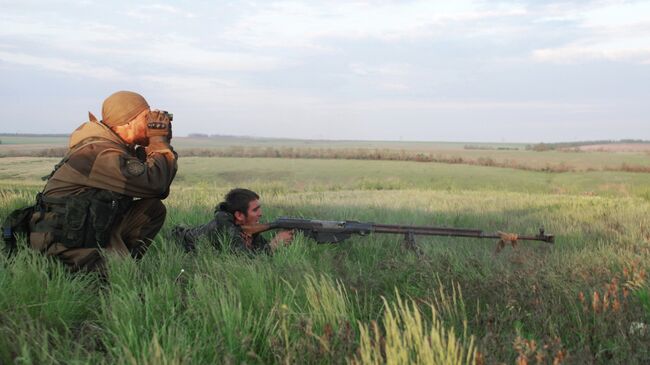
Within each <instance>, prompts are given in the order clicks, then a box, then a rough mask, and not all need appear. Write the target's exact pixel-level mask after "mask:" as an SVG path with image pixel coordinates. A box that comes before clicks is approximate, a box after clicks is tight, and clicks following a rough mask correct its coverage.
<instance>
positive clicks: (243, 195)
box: [216, 188, 260, 216]
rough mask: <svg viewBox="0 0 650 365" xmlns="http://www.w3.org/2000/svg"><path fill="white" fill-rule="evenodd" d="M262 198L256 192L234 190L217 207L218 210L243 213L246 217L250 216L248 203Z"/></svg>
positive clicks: (240, 189)
mask: <svg viewBox="0 0 650 365" xmlns="http://www.w3.org/2000/svg"><path fill="white" fill-rule="evenodd" d="M259 198H260V196H259V195H257V193H256V192H254V191H252V190H248V189H242V188H236V189H232V190H230V191H229V192H228V194H226V196H225V197H224V199H223V200H224V201H222V202H221V203H219V204H218V205H217V208H216V210H220V211H222V212H228V213H230V214H235V212H242V213H243V214H244V215H245V216H247V215H248V203H250V202H252V201H253V200H257V199H259Z"/></svg>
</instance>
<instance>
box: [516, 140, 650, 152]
mask: <svg viewBox="0 0 650 365" xmlns="http://www.w3.org/2000/svg"><path fill="white" fill-rule="evenodd" d="M614 143H650V141H646V140H643V139H621V140H601V141H576V142H558V143H543V142H542V143H537V144H529V145H526V150H528V151H553V150H559V149H567V148H576V147H582V146H590V145H595V144H614Z"/></svg>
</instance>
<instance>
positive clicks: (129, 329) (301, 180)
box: [0, 139, 650, 364]
mask: <svg viewBox="0 0 650 365" xmlns="http://www.w3.org/2000/svg"><path fill="white" fill-rule="evenodd" d="M177 146H178V148H179V149H182V148H181V146H182V143H181V139H179V142H178V144H177ZM284 147H287V146H284ZM284 147H282V148H284ZM345 148H348V149H352V150H355V149H357V148H359V147H358V146H356V145H350V146H346V147H345ZM372 148H375V147H372ZM382 148H383V147H382ZM400 148H401V147H400ZM436 148H440V146H436ZM455 148H456V149H450V150H449V151H453V152H450V153H461V154H462V153H471V154H473V155H472V156H475V157H476V158H481V157H483V158H485V156H493V154H499V153H504V154H507V156H509V157H508V158H515V159H517V158H520V159H522V160H525V161H527V163H532V161H533V160H531V159H533V156H535V157H534V158H535V159H538V160H535V161H536V162H535V163H539V164H541V165H544V164H556V163H560V162H561V161H564V160H563V159H564V158H565V157H564V156H569V157H572V158H576V160H574V162H573V163H575V164H576V166H583V167H584V166H599V167H598V168H597V169H595V170H594V171H586V170H588V169H586V168H581V169H579V171H566V172H562V173H556V172H549V171H526V170H521V169H509V168H500V167H494V166H477V165H463V164H440V163H430V162H414V161H376V160H366V161H363V160H347V159H338V160H336V159H300V158H292V159H285V158H217V157H185V158H181V159H180V160H179V166H180V170H179V174H178V175H177V179H176V180H175V182H174V184H173V185H172V193H171V195H170V197H169V198H168V199H167V200H166V201H165V204H166V205H167V208H168V218H167V221H166V223H165V226H164V228H163V230H162V232H161V234H160V235H159V237H158V238H157V240H156V242H155V244H154V246H153V247H152V249H151V250H150V252H149V253H148V254H147V255H146V256H145V258H144V259H143V260H142V261H141V262H137V263H136V262H133V261H132V260H117V259H116V260H112V261H111V267H110V275H109V279H108V281H107V282H104V283H102V282H100V281H98V280H97V278H95V277H93V276H74V277H70V276H69V275H67V274H65V272H64V271H63V270H62V269H61V267H60V266H59V265H57V264H56V263H52V262H50V261H49V260H46V259H45V258H43V257H41V256H39V255H34V254H32V253H31V252H30V251H28V250H23V251H22V252H21V253H20V254H19V255H18V256H17V257H14V258H12V259H11V260H7V259H5V258H3V259H1V263H0V292H1V293H3V295H2V296H0V362H11V361H15V362H22V363H39V364H40V363H75V362H77V363H82V362H91V363H150V364H158V363H168V364H175V363H215V362H220V363H244V362H245V363H347V362H350V363H376V361H379V362H383V361H387V362H392V361H398V360H397V359H408V360H410V362H418V361H421V363H427V362H431V361H432V359H434V360H435V361H437V362H438V363H445V364H451V363H477V364H492V363H514V362H516V361H518V363H526V362H527V363H531V364H532V363H554V362H557V363H561V362H566V363H594V362H595V363H603V364H604V363H647V362H648V361H650V346H649V345H648V343H650V327H648V326H649V324H650V288H649V286H648V283H647V279H646V276H647V275H646V273H647V271H648V269H649V268H650V267H649V266H650V265H649V264H648V263H649V262H650V261H649V259H650V216H649V215H648V212H649V211H650V174H648V173H639V172H622V171H603V169H602V167H605V166H607V164H608V163H611V161H615V162H613V164H614V165H616V164H623V163H627V164H641V163H645V164H648V162H647V161H644V160H643V159H644V158H645V159H646V160H647V155H644V154H642V153H641V154H634V153H632V154H615V153H602V152H600V153H564V152H555V151H551V152H533V151H523V150H522V151H512V150H504V151H498V150H465V149H463V147H462V146H460V147H458V146H456V147H455ZM388 150H390V151H394V150H393V149H390V148H388ZM436 151H438V150H436ZM436 153H437V152H436ZM556 158H559V159H560V160H556ZM0 161H1V162H2V163H1V164H0V188H1V192H0V216H2V217H4V216H5V215H6V214H7V213H8V212H9V211H10V210H11V209H13V208H15V207H18V206H21V205H24V204H28V203H29V202H31V201H32V199H33V196H34V195H35V193H36V192H37V191H38V190H39V189H40V188H41V187H42V182H41V181H40V180H39V178H40V177H41V176H43V175H46V174H47V173H49V171H50V170H51V168H52V166H53V165H54V164H55V163H56V162H57V161H58V159H56V158H41V157H5V158H0ZM608 161H610V162H608ZM567 163H568V162H567ZM590 164H593V165H590ZM236 186H241V187H248V188H251V189H253V190H256V191H258V192H259V193H261V195H262V198H263V206H264V219H272V218H273V217H277V216H300V217H307V218H321V219H354V220H361V221H372V222H383V223H396V224H397V223H403V224H414V225H425V224H426V225H437V226H451V227H466V228H480V229H483V230H488V231H496V230H504V231H509V232H520V233H534V232H535V231H536V230H537V228H538V227H539V226H541V225H544V226H545V227H546V229H547V231H548V232H552V233H554V234H556V236H557V243H556V244H555V245H554V246H549V245H547V244H544V243H537V242H535V243H530V242H520V243H519V244H518V245H517V246H516V247H506V248H505V249H504V250H502V251H501V252H499V253H497V252H496V250H495V248H496V246H495V244H496V242H494V241H491V240H472V239H451V238H430V237H429V238H426V237H421V238H419V239H418V242H419V246H420V247H421V248H422V249H423V251H424V253H425V256H423V257H418V256H417V255H415V254H413V253H412V252H410V251H407V250H404V249H403V248H402V242H401V240H402V238H401V237H397V236H389V235H383V236H380V235H373V236H370V237H355V238H353V239H351V240H349V241H346V242H344V243H343V244H339V245H316V244H314V243H313V242H311V241H309V240H307V239H305V238H303V237H298V239H297V240H296V242H295V243H294V244H293V245H292V246H290V247H288V248H286V249H283V250H281V251H279V252H278V253H277V254H276V255H275V256H273V257H266V256H260V257H255V258H248V257H241V256H236V255H233V254H230V253H228V252H226V251H217V250H215V249H213V248H212V247H210V246H209V245H207V244H205V243H204V244H203V245H202V246H201V247H200V250H199V252H198V254H196V255H187V254H184V253H182V252H181V250H180V249H179V248H178V247H177V246H176V244H175V243H174V242H173V241H172V240H171V239H170V236H169V232H170V229H171V227H172V226H173V225H175V224H199V223H203V222H206V221H207V220H208V219H209V217H210V215H211V214H212V210H213V207H214V205H215V204H216V203H217V202H218V201H219V200H220V198H221V197H222V196H223V194H225V192H227V191H228V190H229V189H230V188H232V187H236ZM524 361H526V362H524Z"/></svg>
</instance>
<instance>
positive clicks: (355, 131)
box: [0, 0, 650, 143]
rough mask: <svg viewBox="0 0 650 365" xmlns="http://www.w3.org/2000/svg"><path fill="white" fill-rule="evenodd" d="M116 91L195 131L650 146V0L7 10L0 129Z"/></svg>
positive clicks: (41, 5) (7, 5) (74, 121)
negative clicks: (138, 97)
mask: <svg viewBox="0 0 650 365" xmlns="http://www.w3.org/2000/svg"><path fill="white" fill-rule="evenodd" d="M118 90H131V91H136V92H138V93H140V94H142V95H143V96H144V97H145V98H146V99H147V100H148V102H149V104H150V105H151V106H152V108H157V109H161V110H168V111H170V112H172V113H174V133H175V135H186V134H188V133H204V134H220V135H240V136H253V137H283V138H301V139H302V138H305V139H352V140H404V141H408V140H414V141H486V142H490V141H491V142H510V143H511V142H527V143H528V142H558V141H575V140H601V139H623V138H634V139H646V140H648V139H650V1H615V0H597V1H591V0H575V1H571V0H566V1H538V0H519V1H472V0H456V1H418V0H405V1H390V0H377V1H338V0H330V1H277V2H276V1H166V2H165V1H138V2H132V1H121V0H115V1H110V2H109V1H91V0H79V1H57V0H52V1H31V0H20V1H5V0H0V111H1V112H2V118H0V133H69V132H71V131H72V130H74V129H75V128H76V127H77V126H78V125H80V124H81V123H83V122H85V121H86V120H87V112H88V111H91V112H93V113H94V114H95V115H97V116H98V117H100V118H101V104H102V102H103V100H104V99H105V98H106V97H107V96H109V95H110V94H112V93H113V92H115V91H118Z"/></svg>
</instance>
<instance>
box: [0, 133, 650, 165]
mask: <svg viewBox="0 0 650 365" xmlns="http://www.w3.org/2000/svg"><path fill="white" fill-rule="evenodd" d="M0 140H2V141H3V143H2V144H0V157H21V156H31V157H61V156H63V155H64V154H65V151H66V143H67V138H66V137H34V136H32V137H27V136H22V137H21V136H0ZM173 144H174V147H175V148H176V150H177V151H178V152H179V154H180V155H181V156H184V157H192V156H196V157H245V158H251V157H264V158H292V159H295V158H307V159H337V160H340V159H349V160H382V161H416V162H439V163H445V164H460V165H475V166H487V167H505V168H514V169H519V170H530V171H548V172H568V171H571V172H580V171H600V170H604V171H623V172H640V173H648V172H650V158H649V157H650V151H649V150H648V146H650V144H649V143H636V144H631V143H611V144H599V145H595V146H591V145H588V144H580V145H578V146H575V147H570V148H569V147H566V148H565V147H562V146H564V145H565V144H559V146H558V147H557V149H553V148H556V147H555V146H554V145H543V144H542V146H543V150H541V151H538V150H536V149H535V148H536V147H539V146H540V145H526V144H512V143H510V144H508V143H473V142H472V143H460V142H390V141H318V140H291V139H268V138H246V137H227V136H226V137H210V138H197V137H177V138H174V142H173ZM568 145H571V144H568ZM571 146H572V145H571ZM560 147H562V148H560ZM592 147H593V149H591V150H590V148H592ZM548 148H551V149H552V150H547V149H548Z"/></svg>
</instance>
